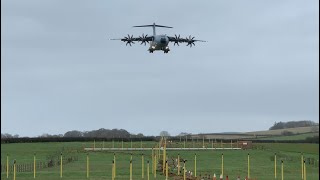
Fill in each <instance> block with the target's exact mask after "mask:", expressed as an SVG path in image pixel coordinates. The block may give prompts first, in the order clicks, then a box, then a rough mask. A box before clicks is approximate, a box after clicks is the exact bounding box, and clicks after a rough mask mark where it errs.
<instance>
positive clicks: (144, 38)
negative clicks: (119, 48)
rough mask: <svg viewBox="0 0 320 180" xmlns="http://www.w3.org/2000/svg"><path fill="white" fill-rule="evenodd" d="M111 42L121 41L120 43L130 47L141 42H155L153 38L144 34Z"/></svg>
mask: <svg viewBox="0 0 320 180" xmlns="http://www.w3.org/2000/svg"><path fill="white" fill-rule="evenodd" d="M110 40H120V41H123V42H126V45H128V44H129V45H130V46H131V44H134V42H141V44H145V45H146V43H147V42H148V43H149V42H150V41H152V40H153V36H148V35H144V34H142V36H139V37H133V35H131V36H130V35H129V34H128V36H125V37H124V38H119V39H110Z"/></svg>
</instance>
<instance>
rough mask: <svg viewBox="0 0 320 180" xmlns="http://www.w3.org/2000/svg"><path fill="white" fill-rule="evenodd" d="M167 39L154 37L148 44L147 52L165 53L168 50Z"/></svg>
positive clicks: (165, 37) (163, 36)
mask: <svg viewBox="0 0 320 180" xmlns="http://www.w3.org/2000/svg"><path fill="white" fill-rule="evenodd" d="M168 44H169V38H168V37H167V36H166V35H155V36H154V37H153V41H152V42H151V43H150V47H149V51H150V52H153V51H157V50H158V51H164V52H165V53H167V52H168V51H170V49H169V46H168Z"/></svg>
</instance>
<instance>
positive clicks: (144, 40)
mask: <svg viewBox="0 0 320 180" xmlns="http://www.w3.org/2000/svg"><path fill="white" fill-rule="evenodd" d="M147 37H148V34H147V35H144V34H142V36H139V38H140V39H141V44H144V45H146V44H147V43H149V41H148V40H147Z"/></svg>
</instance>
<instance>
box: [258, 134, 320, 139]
mask: <svg viewBox="0 0 320 180" xmlns="http://www.w3.org/2000/svg"><path fill="white" fill-rule="evenodd" d="M316 135H318V136H319V133H304V134H295V135H290V136H283V135H282V136H274V137H263V138H258V139H259V140H305V139H306V138H307V137H313V136H316Z"/></svg>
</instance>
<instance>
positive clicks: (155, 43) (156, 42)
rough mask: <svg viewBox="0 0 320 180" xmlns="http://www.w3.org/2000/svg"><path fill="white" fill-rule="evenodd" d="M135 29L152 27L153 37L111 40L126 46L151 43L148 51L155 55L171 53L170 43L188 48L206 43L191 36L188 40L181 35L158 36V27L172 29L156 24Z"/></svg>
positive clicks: (129, 37) (128, 37)
mask: <svg viewBox="0 0 320 180" xmlns="http://www.w3.org/2000/svg"><path fill="white" fill-rule="evenodd" d="M133 27H152V29H153V35H152V36H148V35H144V34H142V36H139V37H133V35H131V36H130V35H129V34H128V36H127V37H124V38H122V39H111V40H121V41H123V42H126V46H127V45H128V44H129V45H130V46H131V44H134V42H135V41H138V42H141V44H144V45H146V43H149V42H150V47H149V49H148V51H149V52H150V53H153V51H157V50H158V51H163V52H164V53H168V52H169V51H170V49H169V46H168V44H169V42H174V44H173V45H178V46H179V43H187V46H190V47H192V46H194V45H195V44H194V42H196V41H199V42H206V41H203V40H197V39H194V37H191V35H190V36H189V37H186V38H180V35H179V36H177V35H174V37H173V36H167V35H156V27H162V28H172V27H169V26H162V25H157V24H155V23H153V24H151V25H141V26H133Z"/></svg>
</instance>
